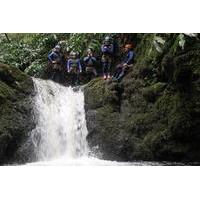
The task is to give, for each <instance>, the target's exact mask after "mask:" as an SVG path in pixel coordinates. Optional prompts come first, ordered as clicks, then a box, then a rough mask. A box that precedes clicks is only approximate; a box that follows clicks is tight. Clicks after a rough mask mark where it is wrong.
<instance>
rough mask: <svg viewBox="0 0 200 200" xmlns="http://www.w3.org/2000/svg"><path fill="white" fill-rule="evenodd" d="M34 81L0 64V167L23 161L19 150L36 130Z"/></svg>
mask: <svg viewBox="0 0 200 200" xmlns="http://www.w3.org/2000/svg"><path fill="white" fill-rule="evenodd" d="M31 95H33V82H32V79H31V78H30V77H29V76H27V75H26V74H24V73H22V72H21V71H20V70H19V69H17V68H15V67H10V66H8V65H4V64H0V164H8V163H16V162H17V163H19V162H21V161H22V160H23V158H20V157H19V155H18V153H17V152H18V149H19V148H20V146H21V144H22V143H23V141H25V140H26V138H27V136H28V133H29V131H30V130H32V129H33V127H34V122H33V121H34V120H33V119H32V106H31V98H30V96H31Z"/></svg>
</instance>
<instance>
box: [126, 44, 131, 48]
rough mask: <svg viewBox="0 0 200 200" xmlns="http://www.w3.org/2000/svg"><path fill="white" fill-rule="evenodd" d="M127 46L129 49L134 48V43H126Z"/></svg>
mask: <svg viewBox="0 0 200 200" xmlns="http://www.w3.org/2000/svg"><path fill="white" fill-rule="evenodd" d="M125 48H127V49H132V48H133V45H132V44H126V45H125Z"/></svg>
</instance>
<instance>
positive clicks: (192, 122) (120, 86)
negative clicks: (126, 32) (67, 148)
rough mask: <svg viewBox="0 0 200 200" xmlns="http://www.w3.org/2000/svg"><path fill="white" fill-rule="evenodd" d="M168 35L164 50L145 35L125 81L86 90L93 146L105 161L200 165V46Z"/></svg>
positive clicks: (98, 83)
mask: <svg viewBox="0 0 200 200" xmlns="http://www.w3.org/2000/svg"><path fill="white" fill-rule="evenodd" d="M162 37H163V38H164V40H165V43H164V45H163V46H161V47H162V49H161V50H162V51H159V52H158V51H157V50H156V49H155V48H153V40H154V37H152V35H148V34H147V35H144V38H143V39H142V40H141V42H140V43H139V44H138V45H139V46H137V48H136V54H137V55H138V56H137V60H136V63H135V65H134V67H133V69H132V70H130V71H129V73H128V74H127V75H126V76H125V77H124V79H123V80H122V81H121V82H120V83H113V82H110V83H108V82H105V81H103V80H100V79H95V80H93V81H91V82H90V83H89V84H88V85H87V86H86V88H85V108H86V120H87V127H88V131H89V134H88V137H87V139H88V143H89V146H90V147H91V149H93V150H94V151H95V152H97V153H98V155H99V154H100V155H101V156H102V157H103V158H105V159H111V160H123V161H128V160H130V161H131V160H157V161H164V160H165V161H182V162H191V161H200V146H199V143H200V134H199V130H200V118H199V116H200V109H199V108H200V107H199V105H200V71H199V69H200V60H199V56H200V43H199V40H198V38H196V39H194V38H190V37H188V36H186V37H185V47H184V48H182V47H180V46H178V44H179V35H178V34H167V35H162ZM194 40H195V41H194ZM188 44H190V45H188ZM149 49H151V51H149ZM137 51H139V52H138V53H137ZM141 52H142V53H143V54H142V53H141ZM146 72H150V73H146Z"/></svg>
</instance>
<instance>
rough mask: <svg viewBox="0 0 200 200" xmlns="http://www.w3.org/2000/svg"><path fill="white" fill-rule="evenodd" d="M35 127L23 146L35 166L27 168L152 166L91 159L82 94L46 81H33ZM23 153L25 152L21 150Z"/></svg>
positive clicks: (80, 91) (142, 163)
mask: <svg viewBox="0 0 200 200" xmlns="http://www.w3.org/2000/svg"><path fill="white" fill-rule="evenodd" d="M33 81H34V87H35V92H36V95H35V97H34V99H33V102H34V105H33V110H34V117H35V121H36V127H35V129H34V130H32V131H31V133H30V138H29V140H28V142H27V144H25V147H26V146H29V144H30V143H31V144H32V145H31V146H33V148H31V149H33V154H34V157H35V158H36V159H35V160H36V162H34V163H27V164H28V165H154V164H155V165H156V163H148V162H132V163H131V162H116V161H107V160H101V159H98V158H96V157H92V156H91V154H90V152H89V149H88V145H87V141H86V136H87V127H86V120H85V110H84V94H83V91H82V90H81V89H80V88H79V89H76V91H74V89H73V88H72V87H64V86H62V85H60V84H58V83H55V82H53V81H50V80H40V79H35V78H34V79H33ZM24 150H25V151H26V150H27V148H24Z"/></svg>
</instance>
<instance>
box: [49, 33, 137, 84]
mask: <svg viewBox="0 0 200 200" xmlns="http://www.w3.org/2000/svg"><path fill="white" fill-rule="evenodd" d="M114 50H115V49H114V45H113V43H112V40H111V38H110V37H109V36H107V37H105V39H104V41H103V44H102V45H101V59H100V63H101V66H102V78H103V79H104V80H109V79H112V80H113V81H119V80H120V79H121V78H122V77H123V76H124V74H125V72H126V70H127V69H128V68H130V67H131V66H132V64H133V62H134V58H135V53H134V51H133V47H132V45H131V44H126V45H125V48H124V53H125V57H124V58H123V59H122V61H121V62H120V64H118V65H117V67H116V70H115V73H114V74H113V76H111V66H112V63H113V60H114ZM48 61H49V64H50V66H51V68H52V70H53V71H54V74H53V76H54V75H55V74H56V72H58V71H61V69H62V66H64V69H66V70H67V72H68V73H69V74H71V75H72V84H76V85H77V84H79V75H80V73H82V72H83V69H84V71H85V72H86V73H88V74H90V75H91V76H94V77H97V76H98V73H97V69H96V68H97V66H98V64H97V63H98V62H97V58H96V57H95V56H94V52H93V50H92V49H91V48H89V49H88V50H87V55H86V56H85V57H84V58H83V60H81V59H80V58H79V56H78V54H77V53H76V52H74V51H72V52H70V54H69V57H68V59H67V61H63V58H62V54H61V47H60V45H56V46H55V48H54V49H53V50H52V51H51V52H50V53H49V55H48ZM53 79H54V77H53Z"/></svg>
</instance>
